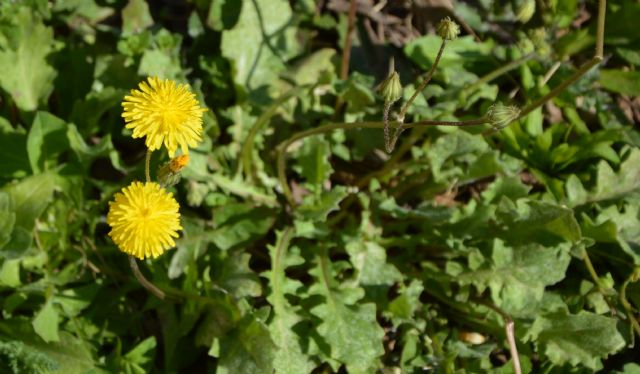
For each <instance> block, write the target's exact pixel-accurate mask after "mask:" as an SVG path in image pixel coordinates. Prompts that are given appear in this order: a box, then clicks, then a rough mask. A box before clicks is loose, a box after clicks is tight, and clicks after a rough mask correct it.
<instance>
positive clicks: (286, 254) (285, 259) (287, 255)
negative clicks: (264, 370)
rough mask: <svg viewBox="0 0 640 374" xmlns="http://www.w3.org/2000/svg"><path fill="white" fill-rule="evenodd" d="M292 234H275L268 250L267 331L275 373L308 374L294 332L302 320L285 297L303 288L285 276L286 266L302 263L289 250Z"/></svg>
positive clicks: (309, 367) (308, 363)
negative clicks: (269, 312)
mask: <svg viewBox="0 0 640 374" xmlns="http://www.w3.org/2000/svg"><path fill="white" fill-rule="evenodd" d="M292 234H293V230H292V229H291V228H288V229H286V230H285V231H284V232H278V233H277V240H276V243H275V244H274V245H270V246H269V247H268V248H269V256H270V258H271V271H269V272H266V273H265V275H266V276H268V279H269V284H270V285H271V292H270V293H269V296H268V298H267V300H269V303H271V305H272V306H273V318H272V319H271V321H270V322H269V331H271V336H272V337H273V341H274V343H275V344H276V346H277V347H278V349H277V350H276V354H275V359H274V361H273V366H274V369H275V370H276V372H277V373H282V374H297V373H309V372H311V371H312V370H313V368H314V367H315V365H314V364H313V362H312V361H311V360H310V358H309V357H308V356H307V355H306V354H305V353H304V352H303V345H302V344H303V343H302V338H301V337H300V336H299V335H298V334H297V333H296V332H295V331H296V330H295V329H294V326H295V325H297V324H298V323H300V322H301V321H302V318H301V317H300V316H299V315H298V314H296V312H295V310H294V308H293V306H292V305H291V304H290V303H289V302H288V301H287V299H286V298H285V293H290V294H294V295H295V292H296V289H297V288H298V287H300V286H302V283H300V282H298V281H295V280H292V279H289V278H288V277H287V276H286V274H285V271H286V269H287V267H289V266H294V265H299V264H301V263H302V262H304V260H303V259H302V258H301V257H300V255H299V254H298V253H297V251H294V249H295V248H289V244H290V241H291V237H292Z"/></svg>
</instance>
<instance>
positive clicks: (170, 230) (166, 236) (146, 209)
mask: <svg viewBox="0 0 640 374" xmlns="http://www.w3.org/2000/svg"><path fill="white" fill-rule="evenodd" d="M178 208H179V205H178V202H177V201H176V200H175V199H174V198H173V194H172V193H169V192H167V191H166V190H165V189H163V188H162V187H160V185H159V184H157V183H154V182H147V183H144V184H143V183H140V182H133V183H132V184H131V185H130V186H129V187H125V188H123V189H122V192H118V193H116V196H115V201H111V202H109V213H108V214H107V223H108V224H109V226H111V231H110V232H109V236H110V237H111V239H113V241H114V242H115V243H116V245H117V246H118V248H120V250H121V251H123V252H125V253H128V254H130V255H132V256H134V257H137V258H139V259H144V258H145V257H153V258H155V257H158V256H160V255H161V254H162V253H164V251H166V250H167V249H169V248H172V247H174V246H175V245H176V243H175V241H174V238H177V237H178V232H177V231H178V230H182V227H181V226H180V214H179V213H178Z"/></svg>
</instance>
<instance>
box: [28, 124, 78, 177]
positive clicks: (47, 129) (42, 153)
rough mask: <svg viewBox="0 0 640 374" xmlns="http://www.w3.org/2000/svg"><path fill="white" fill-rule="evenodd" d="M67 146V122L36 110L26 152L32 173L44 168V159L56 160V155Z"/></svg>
mask: <svg viewBox="0 0 640 374" xmlns="http://www.w3.org/2000/svg"><path fill="white" fill-rule="evenodd" d="M68 148H69V141H68V139H67V124H66V123H65V122H64V121H63V120H61V119H60V118H58V117H56V116H54V115H52V114H50V113H47V112H37V113H36V116H35V118H34V120H33V124H32V125H31V130H30V131H29V136H28V137H27V153H28V154H29V163H30V164H31V169H33V172H34V174H38V173H40V172H42V171H43V170H46V169H47V166H46V165H45V161H46V160H47V159H50V160H52V161H57V159H56V156H58V155H59V154H60V152H62V151H64V150H66V149H68ZM56 164H57V162H56V163H55V164H54V165H56Z"/></svg>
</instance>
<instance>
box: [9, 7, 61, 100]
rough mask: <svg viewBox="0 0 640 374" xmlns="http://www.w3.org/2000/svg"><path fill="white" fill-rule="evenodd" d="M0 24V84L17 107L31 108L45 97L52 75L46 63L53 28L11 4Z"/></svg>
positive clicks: (49, 90)
mask: <svg viewBox="0 0 640 374" xmlns="http://www.w3.org/2000/svg"><path fill="white" fill-rule="evenodd" d="M0 23H2V24H3V27H0V71H2V74H0V86H1V87H2V88H3V89H4V90H5V91H7V92H8V93H10V94H11V96H12V97H13V100H14V101H15V102H16V104H17V105H18V107H19V108H20V109H22V110H25V111H32V110H35V109H37V108H38V105H39V104H40V103H42V102H44V101H45V100H46V99H47V98H48V97H49V94H50V93H51V90H52V88H53V80H54V78H55V77H56V71H55V70H54V69H53V68H52V67H51V66H50V65H49V64H48V62H47V57H48V56H49V55H50V54H51V52H53V51H54V43H55V41H54V39H53V30H52V29H51V28H49V27H46V26H45V25H44V24H43V23H42V20H41V19H40V17H39V16H38V15H37V13H35V12H31V11H30V10H29V8H27V7H25V6H20V5H14V7H13V12H12V14H11V16H10V17H8V19H2V20H0Z"/></svg>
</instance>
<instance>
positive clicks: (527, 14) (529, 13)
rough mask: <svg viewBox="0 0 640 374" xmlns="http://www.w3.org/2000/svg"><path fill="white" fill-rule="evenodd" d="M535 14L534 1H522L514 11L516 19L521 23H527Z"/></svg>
mask: <svg viewBox="0 0 640 374" xmlns="http://www.w3.org/2000/svg"><path fill="white" fill-rule="evenodd" d="M535 12H536V0H524V1H523V2H522V3H521V4H520V6H519V7H518V9H516V18H517V19H518V21H520V22H522V23H527V22H529V20H530V19H531V17H533V15H534V14H535Z"/></svg>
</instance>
